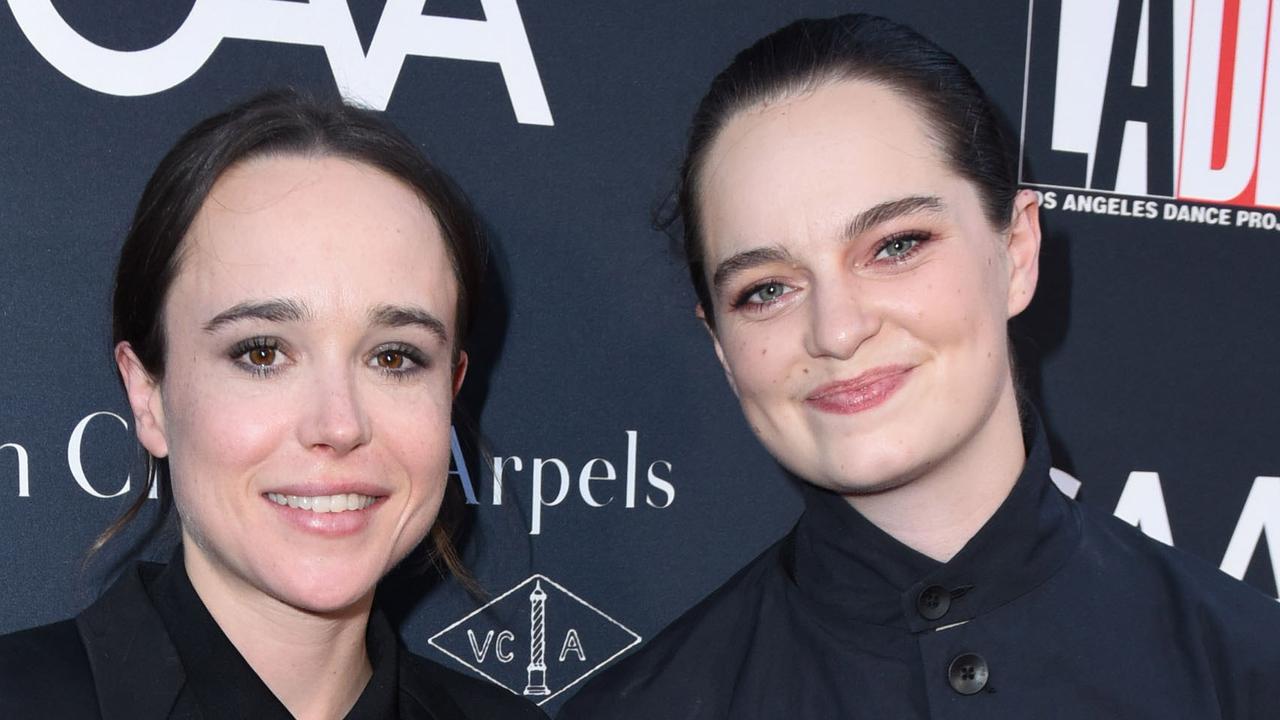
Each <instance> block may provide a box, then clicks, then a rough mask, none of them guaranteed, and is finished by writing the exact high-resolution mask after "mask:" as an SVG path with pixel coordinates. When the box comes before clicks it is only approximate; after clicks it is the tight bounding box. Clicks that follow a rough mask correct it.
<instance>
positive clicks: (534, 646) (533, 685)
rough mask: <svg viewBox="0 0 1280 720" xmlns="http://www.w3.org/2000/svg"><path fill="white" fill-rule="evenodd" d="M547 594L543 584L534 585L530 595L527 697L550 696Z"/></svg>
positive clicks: (525, 688) (525, 689)
mask: <svg viewBox="0 0 1280 720" xmlns="http://www.w3.org/2000/svg"><path fill="white" fill-rule="evenodd" d="M546 609H547V594H546V593H545V592H543V590H542V583H541V582H539V583H537V584H536V585H534V588H533V592H532V593H530V594H529V668H528V669H529V682H528V684H526V685H525V686H524V694H525V695H550V694H551V691H550V690H548V689H547V662H546V660H547V643H546V632H547V616H546Z"/></svg>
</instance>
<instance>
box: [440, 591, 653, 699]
mask: <svg viewBox="0 0 1280 720" xmlns="http://www.w3.org/2000/svg"><path fill="white" fill-rule="evenodd" d="M530 586H532V589H531V588H530ZM427 642H429V643H430V644H431V646H432V647H434V648H436V649H437V650H439V651H440V652H442V653H444V654H445V655H448V656H449V657H450V658H453V659H454V660H456V661H457V662H459V663H461V664H462V665H463V666H465V667H467V668H470V669H471V670H473V671H475V672H477V673H479V674H480V675H482V676H484V677H486V678H488V679H489V680H492V681H493V682H495V683H497V684H499V685H501V686H503V687H505V688H506V689H508V690H510V691H511V692H513V693H515V694H517V695H524V696H526V697H529V698H530V699H531V700H533V701H534V702H536V703H538V704H539V705H541V704H543V703H545V702H547V701H548V700H550V699H552V698H554V697H555V696H557V695H559V694H560V693H562V692H564V691H565V690H567V689H569V688H570V687H572V686H574V685H576V684H577V683H579V682H581V681H582V680H583V679H584V678H586V677H587V676H588V675H590V674H591V673H593V672H595V671H596V670H597V669H599V668H601V667H603V666H604V665H606V664H608V663H609V662H610V661H612V660H613V659H614V658H616V657H618V656H619V655H621V654H622V653H624V652H626V651H627V650H628V649H630V648H631V647H633V646H635V645H637V644H638V643H639V642H640V636H639V635H637V634H635V633H634V632H632V631H631V630H629V629H628V628H627V627H626V626H624V625H623V624H622V623H620V622H618V621H617V620H614V619H613V618H611V617H609V616H608V615H606V614H605V613H603V612H601V611H600V610H598V609H597V608H596V607H594V606H593V605H591V603H588V602H587V601H586V600H583V599H582V598H580V597H578V596H577V595H575V594H573V593H572V592H570V591H569V590H568V589H566V588H565V587H564V586H563V585H561V584H559V583H557V582H555V581H554V580H551V579H550V578H548V577H547V576H545V575H532V576H530V577H529V578H527V579H525V580H524V581H523V582H521V583H520V584H519V585H516V586H515V587H513V588H511V589H510V590H508V591H506V592H505V593H503V594H501V595H499V596H498V597H496V598H494V599H493V600H491V601H489V602H488V603H487V604H486V605H484V606H483V607H481V608H479V609H478V610H475V611H474V612H471V613H469V614H468V615H466V616H465V617H463V618H462V619H461V620H459V621H457V622H455V623H453V624H452V625H450V626H449V627H447V628H445V629H444V630H441V631H440V632H438V633H436V634H435V635H433V636H432V637H431V639H429V640H428V641H427ZM548 643H550V644H548ZM525 648H528V655H527V662H526V655H525V654H524V649H525Z"/></svg>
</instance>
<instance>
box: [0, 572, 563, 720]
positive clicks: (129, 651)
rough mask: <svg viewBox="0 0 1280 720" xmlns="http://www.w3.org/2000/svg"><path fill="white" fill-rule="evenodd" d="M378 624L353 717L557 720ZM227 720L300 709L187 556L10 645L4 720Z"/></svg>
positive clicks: (1, 646) (1, 706)
mask: <svg viewBox="0 0 1280 720" xmlns="http://www.w3.org/2000/svg"><path fill="white" fill-rule="evenodd" d="M176 557H180V556H176ZM175 564H176V565H178V567H176V568H175V567H174V565H175ZM175 570H176V571H177V572H178V573H180V574H181V577H180V578H176V579H175V578H174V577H173V571H175ZM166 578H167V580H166ZM168 586H173V587H172V588H170V589H171V590H173V592H171V593H170V594H168V595H159V594H158V593H161V592H163V591H164V590H165V588H166V587H168ZM184 594H185V596H184ZM184 602H185V607H184V606H183V603H184ZM192 603H194V604H195V605H197V606H198V607H191V605H192ZM175 608H177V609H175ZM369 622H370V630H369V635H368V637H369V642H370V655H371V659H372V660H373V661H374V665H375V667H374V676H373V678H372V679H371V680H370V684H369V687H367V688H366V689H365V692H364V693H363V694H362V695H361V698H360V700H359V701H358V702H357V703H356V706H355V707H354V708H353V709H352V712H351V714H350V715H348V717H355V716H359V717H362V718H364V717H388V718H401V719H404V720H410V719H411V720H464V719H469V718H483V719H486V720H487V719H488V718H513V719H517V720H525V719H527V720H540V719H541V720H545V717H546V716H545V715H544V714H543V713H542V712H541V711H540V710H538V709H537V708H535V707H534V706H533V705H531V704H529V703H527V702H526V701H525V700H523V699H522V698H518V697H516V696H514V695H512V694H511V693H509V692H508V691H506V690H504V689H503V688H500V687H498V686H496V685H491V684H489V683H486V682H482V681H480V680H475V679H472V678H470V677H467V676H464V675H462V674H459V673H456V672H454V671H452V670H448V669H446V668H444V667H442V666H440V665H438V664H436V663H433V662H431V661H429V660H427V659H425V658H422V657H419V656H417V655H414V654H412V653H410V652H408V651H407V650H406V649H405V648H404V646H403V644H402V643H400V641H399V639H398V638H397V637H396V636H395V632H394V630H392V628H391V626H390V624H389V623H388V622H387V620H386V618H385V617H383V616H382V615H381V614H380V613H378V612H377V611H375V613H374V614H373V616H372V617H370V620H369ZM175 623H181V627H177V628H175V627H174V625H175ZM375 655H377V657H375ZM193 666H194V668H195V669H194V670H193V669H192V667H193ZM211 676H215V677H211ZM228 690H230V692H228ZM224 717H227V718H231V717H237V718H238V717H253V718H254V720H260V719H264V718H275V717H288V712H287V711H286V710H285V709H284V707H283V705H280V704H279V702H278V701H277V700H275V698H274V697H273V696H271V695H270V693H269V691H268V690H266V686H265V685H262V684H261V681H260V680H259V679H258V678H257V676H256V675H253V674H252V670H251V669H250V668H249V667H248V664H247V663H245V662H244V660H243V658H241V657H239V655H238V654H237V653H236V652H235V650H234V646H232V645H231V643H230V641H229V640H227V639H226V636H225V635H222V634H221V631H220V630H219V629H218V628H217V626H216V624H214V623H213V620H212V617H210V616H209V615H208V611H207V610H205V609H204V607H203V604H201V603H199V600H198V598H197V597H196V596H195V594H194V590H191V589H190V583H189V581H187V580H186V575H185V570H183V569H182V568H181V564H180V559H178V560H176V561H175V563H171V564H170V566H168V568H167V569H166V566H163V565H156V564H154V563H140V564H139V565H138V566H137V567H135V568H132V569H131V570H130V571H129V572H128V573H126V574H125V575H124V577H122V578H121V579H120V580H118V581H117V582H116V583H115V584H113V585H112V586H111V588H110V589H108V590H107V592H106V593H105V594H103V596H102V597H101V598H100V599H99V600H98V601H97V602H95V603H94V604H93V605H91V606H90V607H89V608H88V609H87V610H85V611H84V612H83V613H81V614H80V615H79V616H78V617H76V618H75V619H73V620H67V621H64V622H60V623H54V624H52V625H45V626H43V627H38V628H33V629H31V630H25V631H22V632H18V633H14V634H11V635H7V636H4V637H0V719H3V720H26V719H27V718H31V719H33V720H63V719H64V718H66V719H68V720H75V719H79V718H101V719H102V720H149V719H152V718H155V719H160V718H200V719H202V720H216V719H217V718H224Z"/></svg>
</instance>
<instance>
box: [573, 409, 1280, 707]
mask: <svg viewBox="0 0 1280 720" xmlns="http://www.w3.org/2000/svg"><path fill="white" fill-rule="evenodd" d="M1033 422H1034V420H1033ZM1029 435H1030V436H1031V437H1029V438H1028V440H1029V444H1028V447H1029V448H1030V451H1029V453H1028V458H1027V463H1026V466H1025V469H1024V470H1023V473H1022V475H1021V476H1020V477H1019V478H1018V481H1017V483H1016V484H1015V486H1014V488H1013V490H1012V492H1011V493H1010V495H1009V497H1008V498H1007V499H1006V500H1005V502H1004V503H1003V504H1002V505H1001V507H1000V508H999V510H997V512H996V514H995V515H994V516H993V517H992V518H991V519H990V520H989V521H988V522H987V524H986V525H985V526H984V527H983V528H982V529H981V530H980V531H979V532H978V534H977V535H975V536H974V537H973V538H972V539H971V540H970V542H969V543H968V544H966V546H965V547H964V548H963V549H962V550H961V551H960V552H959V553H958V554H957V555H956V556H955V557H954V558H952V559H951V560H950V561H949V562H946V563H939V562H937V561H934V560H931V559H930V558H927V557H925V556H923V555H920V554H919V553H916V552H915V551H913V550H911V549H910V548H908V547H906V546H904V545H902V544H901V543H899V542H897V541H896V540H894V539H893V538H892V537H890V536H889V535H887V534H885V533H884V532H882V531H881V530H879V529H878V528H876V527H875V526H874V525H872V524H871V523H870V522H869V521H867V520H866V519H865V518H863V517H862V516H861V515H859V514H858V513H857V512H856V511H854V510H853V509H852V507H850V506H849V505H848V503H846V502H845V501H844V500H843V499H842V498H840V497H838V496H835V495H833V494H830V493H826V492H823V491H819V490H816V489H813V488H806V489H805V494H806V498H805V512H804V514H803V515H802V516H801V519H800V520H799V522H798V523H797V525H796V527H795V529H794V530H793V531H792V532H791V533H790V534H788V535H787V536H786V537H785V538H783V540H782V541H780V542H779V543H777V544H776V545H774V546H773V547H771V548H770V549H768V550H767V551H765V552H764V554H762V555H761V556H760V557H759V558H757V559H756V560H755V561H753V562H752V563H751V564H750V565H748V566H747V567H746V568H744V569H743V570H742V571H741V572H739V573H738V574H737V575H736V576H734V577H733V578H731V579H730V580H729V581H728V582H727V583H726V584H725V585H724V586H722V587H721V588H720V589H718V590H717V591H716V592H714V593H713V594H712V595H711V596H709V597H708V598H707V599H705V600H704V601H702V602H701V603H699V604H698V605H696V606H695V607H694V608H693V609H692V610H690V611H689V612H687V613H686V614H685V615H684V616H683V617H681V618H680V619H679V620H677V621H676V622H675V623H673V624H672V625H671V626H669V627H668V628H667V629H665V630H664V631H663V632H661V633H660V634H658V635H657V636H656V637H655V638H653V639H652V640H651V641H650V642H649V643H648V644H647V645H645V646H644V647H642V648H641V649H640V650H639V651H637V652H636V653H634V654H632V655H631V656H629V657H627V658H625V659H623V660H622V661H621V662H619V663H618V664H617V665H615V666H613V667H612V668H609V669H608V670H606V671H605V672H604V673H603V674H602V675H601V676H599V677H598V678H596V679H594V680H593V681H592V682H590V683H588V685H587V686H586V687H585V688H584V689H583V690H582V691H581V692H579V693H578V695H577V696H575V697H574V698H572V699H571V700H570V701H569V702H568V703H567V704H566V705H565V707H564V708H563V709H562V711H561V713H560V714H559V716H558V718H559V720H610V719H635V720H651V719H652V718H663V719H664V720H729V719H732V720H753V719H756V718H759V719H765V718H770V719H772V718H786V719H787V720H828V719H833V718H840V719H842V720H843V719H846V718H873V719H877V720H879V719H882V718H884V719H892V720H916V719H924V718H947V719H949V720H950V719H960V718H965V719H972V720H998V719H1000V718H1011V719H1012V718H1016V719H1017V720H1032V719H1034V720H1055V719H1060V720H1095V719H1098V720H1114V719H1123V720H1275V719H1277V718H1280V605H1278V604H1277V603H1276V600H1275V599H1274V598H1268V597H1266V596H1264V595H1263V594H1262V593H1260V592H1258V591H1257V590H1255V589H1253V588H1251V587H1249V586H1247V585H1245V584H1244V583H1241V582H1239V581H1237V580H1235V579H1233V578H1231V577H1229V576H1227V575H1225V574H1224V573H1222V572H1221V571H1219V570H1218V569H1217V568H1214V567H1212V566H1210V565H1207V564H1205V563H1202V562H1201V561H1199V560H1197V559H1195V558H1192V557H1189V556H1186V555H1183V554H1181V553H1179V552H1177V551H1175V550H1173V549H1172V548H1169V547H1166V546H1164V545H1162V544H1160V543H1158V542H1155V541H1153V540H1150V539H1149V538H1147V537H1145V536H1144V535H1142V534H1141V533H1139V532H1138V531H1137V530H1136V529H1134V528H1133V527H1130V526H1128V525H1126V524H1124V523H1123V522H1121V521H1119V520H1116V519H1115V518H1113V517H1111V516H1109V515H1104V514H1100V513H1095V512H1093V511H1090V510H1089V509H1087V508H1084V507H1082V506H1081V505H1078V504H1077V503H1075V502H1074V501H1072V500H1070V499H1068V498H1067V497H1065V496H1064V495H1062V493H1060V492H1059V491H1058V490H1057V488H1056V487H1054V485H1053V484H1052V483H1051V481H1050V480H1049V454H1048V449H1047V444H1046V441H1045V438H1044V437H1043V435H1042V433H1040V431H1039V428H1038V427H1033V428H1032V431H1031V432H1030V433H1029Z"/></svg>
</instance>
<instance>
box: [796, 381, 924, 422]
mask: <svg viewBox="0 0 1280 720" xmlns="http://www.w3.org/2000/svg"><path fill="white" fill-rule="evenodd" d="M910 373H911V371H910V370H903V371H902V372H900V373H894V374H893V375H889V376H887V377H882V378H880V379H879V380H875V381H873V382H870V383H867V384H865V385H859V386H857V387H855V388H850V389H848V390H841V391H838V392H833V393H828V394H826V395H823V396H822V397H820V398H811V399H809V400H805V403H806V404H807V405H809V406H810V407H812V408H814V409H817V410H820V411H821V412H825V413H832V414H834V415H853V414H856V413H860V412H866V411H867V410H871V409H872V408H876V407H879V406H881V405H883V404H884V403H886V402H888V400H889V398H891V397H893V395H894V393H896V392H898V389H899V388H901V387H902V386H903V385H904V384H905V383H906V382H907V376H908V375H909V374H910Z"/></svg>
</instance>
